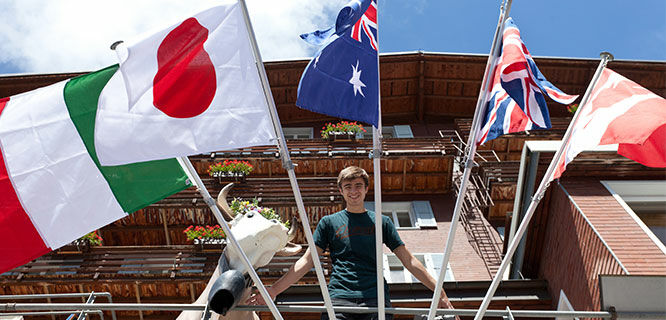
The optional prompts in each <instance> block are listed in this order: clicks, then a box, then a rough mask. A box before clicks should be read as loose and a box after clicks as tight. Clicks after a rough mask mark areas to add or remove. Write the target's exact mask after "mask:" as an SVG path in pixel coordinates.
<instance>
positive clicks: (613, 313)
mask: <svg viewBox="0 0 666 320" xmlns="http://www.w3.org/2000/svg"><path fill="white" fill-rule="evenodd" d="M608 312H610V314H611V320H617V310H615V307H613V306H610V307H609V308H608Z"/></svg>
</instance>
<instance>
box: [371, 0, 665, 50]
mask: <svg viewBox="0 0 666 320" xmlns="http://www.w3.org/2000/svg"><path fill="white" fill-rule="evenodd" d="M382 9H383V10H382ZM380 10H381V11H380V19H381V20H380V22H379V23H380V28H381V30H382V31H381V32H382V34H381V35H380V41H381V44H380V46H381V50H383V51H387V52H391V51H411V50H419V49H421V50H424V51H438V52H439V51H443V52H464V53H484V54H488V52H489V51H490V44H491V41H492V36H493V33H494V30H495V27H496V25H497V19H498V16H499V15H498V13H499V1H488V0H462V1H432V0H431V1H424V0H412V1H391V0H388V1H385V2H384V3H383V4H382V3H381V2H380ZM382 12H383V14H382ZM511 17H513V19H514V21H515V22H516V24H517V25H518V27H519V28H520V31H521V36H522V38H523V41H524V42H525V44H526V45H527V48H528V49H529V50H530V52H531V54H532V55H533V56H553V57H578V58H598V57H599V53H600V52H601V51H609V52H611V53H613V55H614V56H615V58H616V59H623V60H624V59H627V60H666V1H664V0H636V1H619V0H604V1H601V0H560V1H543V0H514V1H513V5H512V7H511Z"/></svg>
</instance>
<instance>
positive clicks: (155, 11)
mask: <svg viewBox="0 0 666 320" xmlns="http://www.w3.org/2000/svg"><path fill="white" fill-rule="evenodd" d="M246 1H247V5H248V11H249V12H250V18H251V19H252V23H253V26H254V30H255V34H256V37H257V42H258V43H259V48H260V50H261V54H262V58H263V59H264V60H267V61H268V60H281V59H289V58H305V57H309V56H311V55H312V54H313V52H314V50H315V48H312V47H310V46H309V45H308V44H306V43H305V42H304V41H302V40H301V39H300V38H299V37H298V35H299V34H301V33H305V32H310V31H314V30H316V29H318V28H322V27H324V26H328V25H332V24H333V23H334V20H335V15H336V13H337V11H338V10H339V9H340V8H341V7H342V6H343V5H344V4H345V3H346V0H328V1H319V0H317V1H313V0H246ZM220 2H221V1H220V0H197V1H195V0H189V1H182V0H115V1H94V0H57V1H52V0H7V1H3V3H2V5H0V30H1V31H0V52H2V54H1V55H0V64H2V63H9V64H12V65H15V66H17V67H18V69H20V70H21V71H22V72H26V73H49V72H71V71H90V70H95V69H99V68H102V67H105V66H107V65H110V64H114V63H116V61H117V59H116V56H115V54H114V53H113V51H111V50H110V49H109V46H110V45H111V43H113V42H115V41H116V40H122V39H129V38H132V37H134V36H136V35H138V34H141V33H145V32H149V31H154V30H159V29H161V28H164V27H166V26H168V25H170V24H172V23H174V22H176V21H178V20H181V19H182V18H184V17H186V16H188V15H191V14H193V13H196V12H198V11H201V10H203V9H205V8H207V7H210V6H213V5H215V4H219V3H220Z"/></svg>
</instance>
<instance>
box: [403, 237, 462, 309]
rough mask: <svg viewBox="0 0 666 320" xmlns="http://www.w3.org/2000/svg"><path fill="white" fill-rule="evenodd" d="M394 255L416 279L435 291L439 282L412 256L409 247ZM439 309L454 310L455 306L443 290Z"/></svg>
mask: <svg viewBox="0 0 666 320" xmlns="http://www.w3.org/2000/svg"><path fill="white" fill-rule="evenodd" d="M393 253H394V254H395V256H396V257H398V259H400V262H402V265H403V266H405V268H407V270H409V272H410V273H411V274H412V275H413V276H414V277H416V279H418V280H419V281H421V283H423V285H425V286H426V287H428V288H429V289H430V290H435V285H436V284H437V282H436V281H435V279H434V278H433V277H432V276H431V275H430V273H428V270H426V268H425V266H423V264H422V263H421V261H419V260H418V259H416V258H415V257H414V255H412V253H411V252H409V250H407V247H405V246H404V245H401V246H399V247H397V248H395V250H393ZM439 307H440V308H447V309H453V306H452V305H451V302H449V297H447V296H446V292H444V290H443V289H442V294H441V297H440V299H439Z"/></svg>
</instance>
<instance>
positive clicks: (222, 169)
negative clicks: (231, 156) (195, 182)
mask: <svg viewBox="0 0 666 320" xmlns="http://www.w3.org/2000/svg"><path fill="white" fill-rule="evenodd" d="M252 170H254V167H253V166H252V165H251V164H250V163H249V162H247V161H238V160H224V162H217V163H213V164H211V165H210V166H208V174H210V176H211V177H213V178H217V181H218V182H219V183H223V182H245V177H246V176H247V175H248V174H250V172H252Z"/></svg>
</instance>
